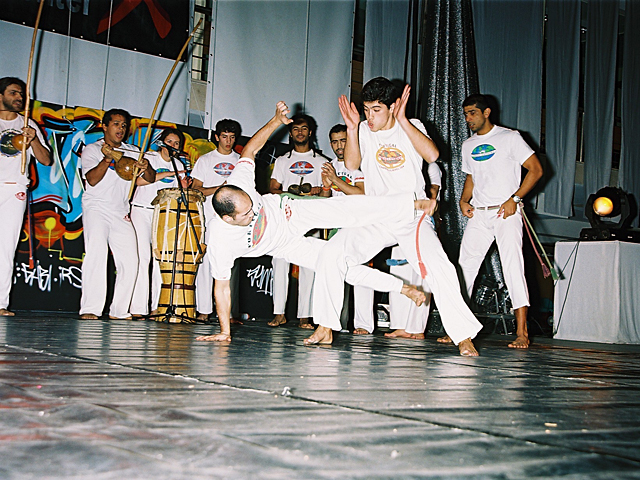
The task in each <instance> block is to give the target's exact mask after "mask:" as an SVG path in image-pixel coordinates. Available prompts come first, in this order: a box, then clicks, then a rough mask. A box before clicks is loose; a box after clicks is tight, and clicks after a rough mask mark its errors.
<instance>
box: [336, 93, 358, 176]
mask: <svg viewBox="0 0 640 480" xmlns="http://www.w3.org/2000/svg"><path fill="white" fill-rule="evenodd" d="M338 107H339V108H340V113H341V114H342V118H343V119H344V123H345V125H346V126H347V144H346V145H345V147H344V164H345V165H346V167H347V168H348V169H349V170H357V169H359V168H360V164H361V163H362V156H361V155H360V140H359V139H358V128H359V127H360V114H359V113H358V109H357V108H356V106H355V104H354V103H353V102H351V103H349V100H347V97H346V96H345V95H342V96H341V97H340V98H338Z"/></svg>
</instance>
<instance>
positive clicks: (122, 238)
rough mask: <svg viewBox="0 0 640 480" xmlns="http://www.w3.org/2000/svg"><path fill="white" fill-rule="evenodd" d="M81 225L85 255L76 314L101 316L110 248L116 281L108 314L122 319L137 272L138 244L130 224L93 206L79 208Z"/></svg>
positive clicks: (125, 315) (120, 217)
mask: <svg viewBox="0 0 640 480" xmlns="http://www.w3.org/2000/svg"><path fill="white" fill-rule="evenodd" d="M82 224H83V227H84V232H83V234H84V250H85V256H84V260H83V262H82V298H81V299H80V315H83V314H85V313H92V314H94V315H98V316H100V315H102V310H103V309H104V303H105V300H106V297H107V256H108V251H109V249H111V252H112V253H113V260H114V261H115V264H116V283H115V286H114V290H113V301H112V302H111V307H110V308H109V315H110V316H112V317H116V318H126V317H128V316H129V307H130V305H131V297H132V296H133V288H134V286H135V283H136V276H137V275H138V247H137V244H136V233H135V231H134V229H133V225H131V222H130V221H128V220H126V219H125V218H124V215H118V214H114V213H112V212H108V211H104V210H100V209H94V208H83V211H82Z"/></svg>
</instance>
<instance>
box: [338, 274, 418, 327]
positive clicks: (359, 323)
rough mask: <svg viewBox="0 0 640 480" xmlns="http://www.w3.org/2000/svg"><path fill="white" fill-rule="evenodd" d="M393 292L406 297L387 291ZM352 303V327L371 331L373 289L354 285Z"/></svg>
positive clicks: (372, 324) (372, 323) (372, 325)
mask: <svg viewBox="0 0 640 480" xmlns="http://www.w3.org/2000/svg"><path fill="white" fill-rule="evenodd" d="M400 288H402V287H400ZM387 291H388V290H387ZM394 294H395V295H400V296H401V297H404V298H407V297H405V296H404V295H402V294H401V293H389V295H394ZM407 300H409V299H407ZM345 301H348V299H345ZM409 301H410V300H409ZM353 305H354V310H355V311H354V313H353V328H355V329H357V328H364V329H365V330H366V331H367V332H369V333H371V332H373V329H374V327H375V325H374V322H373V290H371V289H370V288H367V287H363V286H362V285H354V287H353Z"/></svg>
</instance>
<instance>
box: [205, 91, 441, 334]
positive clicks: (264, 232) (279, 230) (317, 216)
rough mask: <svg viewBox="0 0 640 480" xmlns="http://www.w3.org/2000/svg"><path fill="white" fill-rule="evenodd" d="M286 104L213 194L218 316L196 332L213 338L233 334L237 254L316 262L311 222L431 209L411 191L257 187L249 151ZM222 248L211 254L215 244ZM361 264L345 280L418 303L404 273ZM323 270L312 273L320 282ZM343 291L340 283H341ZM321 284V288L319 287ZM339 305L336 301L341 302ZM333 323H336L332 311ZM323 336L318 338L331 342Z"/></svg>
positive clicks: (355, 221) (347, 221)
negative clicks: (215, 324)
mask: <svg viewBox="0 0 640 480" xmlns="http://www.w3.org/2000/svg"><path fill="white" fill-rule="evenodd" d="M288 113H289V109H288V107H287V106H286V104H285V103H284V102H279V103H278V104H277V107H276V113H275V115H274V116H273V118H272V119H271V120H269V122H268V123H267V124H266V125H265V126H264V127H262V128H261V129H260V130H259V131H258V132H257V133H256V134H255V135H254V136H253V137H252V138H251V140H249V142H248V143H247V145H246V146H245V148H244V150H243V152H242V155H243V156H242V158H241V159H240V160H239V161H238V163H237V164H236V167H235V169H234V170H233V172H232V174H231V175H230V176H229V178H228V180H227V185H225V186H223V187H220V188H219V189H218V191H217V192H216V193H215V194H214V196H213V207H214V209H215V211H216V213H217V214H218V215H217V216H216V217H214V218H213V219H212V220H211V221H210V222H209V224H210V225H211V224H212V223H214V222H215V225H211V227H212V228H211V232H212V236H211V243H210V245H209V248H208V249H207V256H208V259H209V261H210V262H211V273H212V275H213V277H214V278H215V280H216V282H215V286H214V296H215V300H216V310H217V312H218V318H219V320H220V333H219V334H216V335H205V336H200V337H197V340H205V341H213V342H229V341H231V329H230V304H231V300H230V298H231V296H230V289H229V278H230V275H231V267H232V266H233V262H234V261H235V259H236V258H238V257H242V256H246V257H259V256H262V255H272V256H273V257H274V258H283V259H285V260H287V261H289V262H291V263H295V264H297V265H300V266H303V267H307V268H311V269H314V270H315V269H316V268H317V266H318V265H317V261H318V257H319V253H320V251H321V250H322V249H323V248H324V247H325V246H326V245H327V242H324V241H323V240H320V239H317V238H313V237H305V236H304V234H305V233H307V232H308V231H309V230H311V229H313V228H342V227H345V226H356V227H357V226H362V225H370V224H372V223H374V222H387V224H388V227H387V228H390V229H392V228H394V226H395V224H396V223H398V224H400V225H401V224H403V223H406V222H407V221H409V220H410V219H411V218H413V217H414V215H415V210H416V209H419V210H425V211H430V212H431V213H432V211H433V209H434V208H435V202H432V201H431V200H428V199H426V200H416V201H414V200H413V195H411V194H404V195H394V196H389V197H367V196H364V195H354V196H350V197H343V198H330V199H320V198H315V199H308V200H307V199H293V198H290V197H289V196H286V195H273V194H267V195H260V194H258V192H257V191H256V189H255V163H254V161H255V156H256V154H257V153H258V152H259V151H260V149H261V148H262V147H263V146H264V144H265V143H266V141H267V140H268V139H269V136H271V134H272V133H273V132H275V131H276V130H277V129H278V128H279V127H280V126H281V125H287V124H288V123H290V122H291V119H289V118H288V117H287V114H288ZM220 251H224V252H226V255H219V254H218V255H214V254H213V252H220ZM367 270H368V271H365V272H363V271H362V269H359V271H358V273H357V275H354V276H353V278H352V276H351V275H350V273H349V272H348V271H347V272H346V275H345V276H346V279H347V281H348V282H350V283H352V284H354V283H362V284H367V286H369V287H371V288H374V289H376V290H379V291H395V292H402V293H404V294H405V295H407V296H408V297H410V298H411V299H412V300H413V301H415V302H416V303H417V304H421V303H422V302H424V300H425V296H424V294H423V293H422V292H420V291H419V290H417V289H416V288H415V287H413V286H410V285H404V284H403V283H402V280H399V279H397V278H395V277H392V276H390V275H387V274H385V273H382V272H379V271H376V270H373V269H367ZM323 281H324V278H323V277H322V276H320V277H319V278H316V282H321V283H322V282H323ZM340 288H341V292H342V283H341V284H340ZM325 290H326V289H325ZM340 306H341V307H342V304H341V305H340ZM325 316H326V315H325V312H324V305H323V304H322V303H316V302H315V301H314V318H315V319H317V321H318V323H319V324H320V326H322V325H323V324H324V323H325V322H323V319H324V317H325ZM337 324H338V325H337V329H338V330H339V329H340V320H339V318H338V322H337ZM332 326H333V325H331V326H329V327H325V328H329V338H326V337H325V338H323V339H321V342H318V343H331V340H332V337H331V336H330V334H331V328H332Z"/></svg>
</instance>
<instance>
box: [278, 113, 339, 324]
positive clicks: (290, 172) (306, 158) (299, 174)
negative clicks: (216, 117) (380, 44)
mask: <svg viewBox="0 0 640 480" xmlns="http://www.w3.org/2000/svg"><path fill="white" fill-rule="evenodd" d="M314 125H315V122H314V121H313V119H312V118H311V117H309V116H308V115H296V116H294V117H293V118H292V121H291V123H290V124H289V136H290V138H291V142H292V143H293V149H292V150H291V151H289V152H288V153H285V154H284V155H282V156H280V157H278V158H276V161H275V163H274V166H273V173H272V174H271V182H270V183H269V193H273V194H276V195H277V194H280V193H282V192H283V191H284V192H286V191H287V190H288V189H289V187H290V186H291V185H301V184H302V183H308V184H310V185H311V191H310V192H309V195H323V196H328V193H329V192H328V191H327V192H326V193H324V194H323V192H322V176H321V173H322V165H323V164H324V163H325V162H326V160H327V159H326V158H325V157H323V156H322V155H320V154H319V153H316V151H315V150H314V149H313V148H311V139H312V137H313V133H314V131H313V130H314V128H315V127H313V126H314ZM298 267H299V269H298V319H299V322H300V323H299V326H300V328H308V329H313V325H312V324H311V323H310V317H311V316H312V314H311V311H312V296H313V271H312V270H309V269H307V268H304V267H300V266H299V265H298ZM289 269H290V264H289V262H287V261H285V260H283V259H282V258H274V259H273V314H274V317H273V320H272V321H270V322H269V323H268V325H269V326H271V327H277V326H279V325H283V324H285V323H287V319H286V317H285V307H286V304H287V293H288V291H289Z"/></svg>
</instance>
